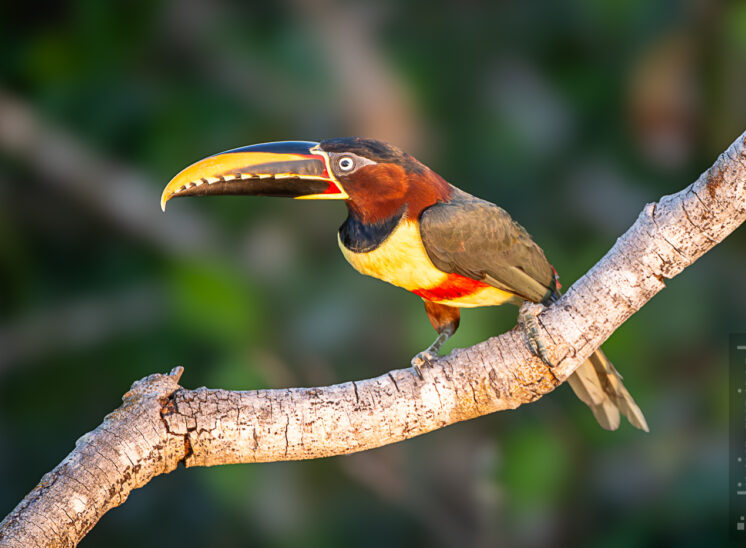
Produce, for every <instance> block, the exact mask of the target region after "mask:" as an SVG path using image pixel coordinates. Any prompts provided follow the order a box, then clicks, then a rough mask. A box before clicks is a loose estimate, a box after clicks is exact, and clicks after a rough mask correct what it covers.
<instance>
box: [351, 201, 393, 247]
mask: <svg viewBox="0 0 746 548" xmlns="http://www.w3.org/2000/svg"><path fill="white" fill-rule="evenodd" d="M403 215H404V208H402V209H401V211H399V212H398V213H397V214H396V215H394V216H393V217H389V218H388V219H384V220H383V221H379V222H377V223H364V222H363V221H361V220H360V218H359V217H358V216H357V215H355V213H354V212H353V211H350V214H349V215H348V216H347V220H346V221H345V222H344V223H343V224H342V226H340V227H339V239H340V241H341V242H342V245H344V246H345V247H346V248H347V249H349V250H350V251H353V252H355V253H367V252H368V251H373V250H374V249H376V248H377V247H378V246H379V245H381V244H382V243H383V242H384V241H385V240H386V238H388V237H389V235H390V234H391V233H392V232H393V231H394V230H395V229H396V226H397V225H398V224H399V221H400V220H401V218H402V216H403Z"/></svg>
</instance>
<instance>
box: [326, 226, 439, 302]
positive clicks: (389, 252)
mask: <svg viewBox="0 0 746 548" xmlns="http://www.w3.org/2000/svg"><path fill="white" fill-rule="evenodd" d="M337 243H338V244H339V248H340V249H341V250H342V255H344V257H345V259H347V262H348V263H350V264H351V265H352V266H353V268H354V269H355V270H357V271H358V272H360V273H361V274H365V275H366V276H373V277H374V278H378V279H379V280H383V281H385V282H388V283H390V284H393V285H396V286H399V287H403V288H404V289H407V290H410V291H411V290H413V289H420V288H423V287H434V286H436V285H438V284H440V283H442V282H443V281H444V280H445V279H446V274H445V273H444V272H442V271H440V270H438V269H437V268H436V267H435V265H434V264H433V263H432V261H431V260H430V257H428V256H427V251H425V246H423V245H422V238H421V237H420V229H419V226H418V225H417V223H415V222H413V221H408V220H405V221H402V222H401V223H399V226H397V227H396V229H395V230H394V231H393V232H392V233H391V235H389V237H388V238H386V239H385V240H384V242H383V243H382V244H381V245H379V246H378V247H377V248H376V249H374V250H373V251H368V252H367V253H356V252H354V251H350V250H349V249H347V248H346V247H345V246H344V245H343V244H342V240H341V239H340V237H339V234H338V235H337Z"/></svg>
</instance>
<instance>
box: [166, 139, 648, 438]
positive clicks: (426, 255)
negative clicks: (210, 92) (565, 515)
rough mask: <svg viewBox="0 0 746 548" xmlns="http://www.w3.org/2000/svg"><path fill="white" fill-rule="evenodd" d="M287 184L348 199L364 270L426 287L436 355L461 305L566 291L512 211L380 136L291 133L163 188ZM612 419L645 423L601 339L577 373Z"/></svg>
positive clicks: (423, 355) (348, 244)
mask: <svg viewBox="0 0 746 548" xmlns="http://www.w3.org/2000/svg"><path fill="white" fill-rule="evenodd" d="M207 195H252V196H286V197H292V198H299V199H328V200H344V201H345V203H346V205H347V209H348V212H349V215H348V217H347V220H346V221H345V222H344V224H342V226H341V227H340V229H339V232H338V234H337V240H338V243H339V247H340V249H341V250H342V254H343V255H344V257H345V259H347V261H348V262H349V263H350V264H351V265H352V266H353V267H354V268H355V269H356V270H357V271H358V272H360V273H362V274H367V275H368V276H373V277H375V278H379V279H381V280H384V281H386V282H389V283H391V284H393V285H396V286H399V287H402V288H404V289H407V290H409V291H411V292H412V293H414V294H416V295H418V296H419V297H421V298H422V299H423V301H424V302H425V311H426V312H427V316H428V318H429V319H430V322H431V323H432V325H433V327H434V328H435V330H436V331H437V333H438V337H437V339H436V340H435V342H434V343H433V344H432V345H431V346H430V347H429V348H427V349H426V350H425V351H423V352H420V353H419V354H417V356H415V357H414V358H413V360H412V365H413V366H414V367H415V369H416V370H417V373H418V374H420V375H421V371H420V367H421V366H422V365H424V364H427V363H429V362H430V361H432V360H434V359H436V358H437V356H438V351H439V350H440V347H441V346H442V345H443V343H444V342H445V341H446V340H447V339H448V338H449V337H450V336H451V335H453V334H454V333H455V331H456V329H457V328H458V324H459V317H460V309H461V308H472V307H479V306H493V305H500V304H503V303H513V304H516V305H520V304H521V303H523V302H524V301H532V302H536V303H544V304H548V303H551V302H553V301H554V300H556V299H557V298H558V297H559V284H558V280H557V274H556V272H555V270H554V268H553V267H552V265H551V264H550V263H549V261H547V259H546V257H545V256H544V252H543V251H542V250H541V248H540V247H539V246H538V245H536V243H535V242H534V241H533V240H532V239H531V236H530V235H529V234H528V232H526V230H525V229H524V228H523V227H522V226H521V225H519V224H518V223H516V222H515V221H514V220H513V219H512V218H511V217H510V215H508V213H507V212H506V211H505V210H504V209H502V208H500V207H498V206H496V205H495V204H492V203H490V202H487V201H485V200H481V199H479V198H476V197H474V196H472V195H470V194H468V193H466V192H464V191H463V190H460V189H458V188H456V187H454V186H453V185H451V184H449V183H448V182H447V181H446V180H445V179H443V178H442V177H440V176H439V175H438V174H437V173H435V172H434V171H432V170H431V169H429V168H428V167H426V166H425V165H423V164H421V163H420V162H418V161H417V160H416V159H415V158H413V157H412V156H410V155H409V154H406V153H405V152H403V151H401V150H400V149H398V148H396V147H394V146H391V145H388V144H386V143H382V142H380V141H375V140H371V139H360V138H345V139H329V140H326V141H322V142H320V143H317V142H308V141H287V142H277V143H264V144H259V145H252V146H247V147H242V148H237V149H233V150H229V151H227V152H223V153H220V154H215V155H213V156H209V157H207V158H205V159H204V160H201V161H199V162H197V163H195V164H193V165H191V166H189V167H187V168H186V169H184V170H183V171H182V172H181V173H179V174H178V175H177V176H176V177H174V178H173V179H172V180H171V182H169V183H168V185H167V186H166V188H165V189H164V191H163V195H162V198H161V207H162V208H163V209H164V210H165V207H166V202H167V201H168V200H170V199H171V198H174V197H182V196H207ZM568 382H569V384H570V386H571V387H572V388H573V390H574V391H575V393H576V394H577V395H578V397H579V398H580V399H581V400H582V401H583V402H585V403H586V404H587V405H588V406H589V407H590V408H591V410H592V411H593V413H594V415H595V416H596V419H597V420H598V422H599V423H600V424H601V426H603V427H604V428H606V429H610V430H613V429H616V428H617V427H618V426H619V416H620V411H621V413H623V414H624V415H625V416H626V417H627V418H628V419H629V421H630V422H631V423H632V424H633V425H634V426H636V427H638V428H641V429H643V430H647V424H646V423H645V418H644V417H643V415H642V412H641V411H640V409H639V408H638V407H637V405H636V404H635V402H634V400H633V399H632V397H631V396H630V394H629V392H628V391H627V389H626V388H625V387H624V385H623V384H622V379H621V376H620V375H619V373H617V371H616V369H614V366H613V365H612V364H611V363H610V362H609V360H608V359H607V358H606V356H605V355H604V354H603V352H602V351H601V350H600V349H599V350H596V352H595V353H594V354H593V355H592V356H591V357H590V358H589V359H588V360H587V361H586V362H585V363H584V364H583V365H581V366H580V367H579V368H578V369H577V370H576V371H575V373H574V374H573V375H572V376H571V377H570V378H569V379H568Z"/></svg>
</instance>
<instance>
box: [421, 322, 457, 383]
mask: <svg viewBox="0 0 746 548" xmlns="http://www.w3.org/2000/svg"><path fill="white" fill-rule="evenodd" d="M455 332H456V330H455V329H444V330H443V331H441V332H440V333H438V337H437V338H436V339H435V340H434V341H433V344H431V345H430V346H428V347H427V348H426V349H425V350H423V351H422V352H420V353H419V354H417V355H416V356H415V357H414V358H412V367H414V370H415V371H416V372H417V376H418V377H419V378H420V379H423V378H424V377H423V376H422V367H423V366H425V365H432V363H433V362H434V361H435V360H437V359H438V353H439V352H440V347H441V346H443V344H444V343H445V342H446V341H447V340H448V339H450V338H451V335H453V334H454V333H455Z"/></svg>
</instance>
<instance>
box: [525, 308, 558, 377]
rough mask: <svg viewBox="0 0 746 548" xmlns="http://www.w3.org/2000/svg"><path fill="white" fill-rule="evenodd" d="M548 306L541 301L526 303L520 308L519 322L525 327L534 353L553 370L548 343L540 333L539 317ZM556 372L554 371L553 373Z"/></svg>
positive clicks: (529, 344)
mask: <svg viewBox="0 0 746 548" xmlns="http://www.w3.org/2000/svg"><path fill="white" fill-rule="evenodd" d="M545 308H546V307H545V306H544V305H543V304H540V303H531V302H526V303H524V304H523V305H522V306H521V308H520V309H519V310H518V323H519V324H520V325H521V326H522V327H523V332H524V333H525V334H526V339H527V340H528V346H529V348H530V349H531V352H533V354H534V355H536V356H538V357H539V358H541V361H543V362H544V363H545V364H546V366H547V367H548V368H549V371H553V369H554V364H553V363H552V360H551V358H550V357H549V352H548V351H547V347H546V345H544V341H543V340H542V338H541V335H540V334H539V321H538V319H537V317H538V316H539V314H541V312H542V311H543V310H544V309H545ZM552 374H554V373H552Z"/></svg>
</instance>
